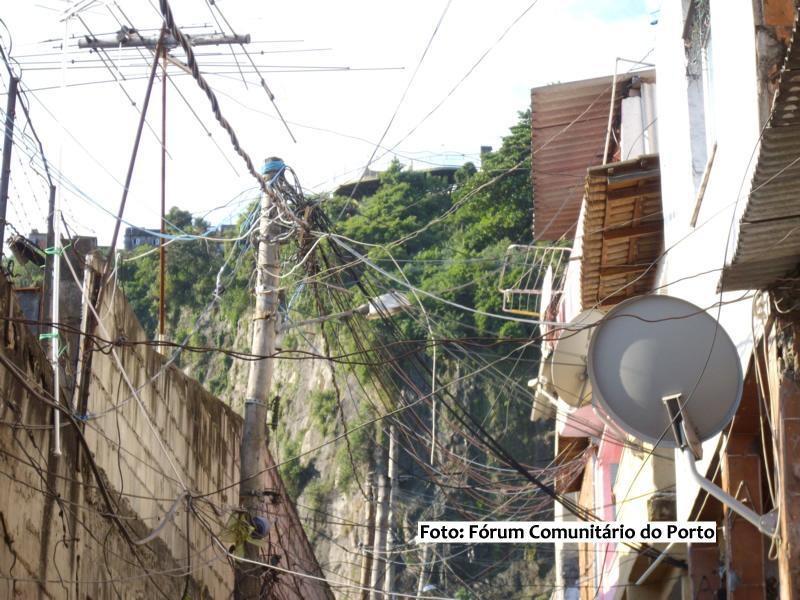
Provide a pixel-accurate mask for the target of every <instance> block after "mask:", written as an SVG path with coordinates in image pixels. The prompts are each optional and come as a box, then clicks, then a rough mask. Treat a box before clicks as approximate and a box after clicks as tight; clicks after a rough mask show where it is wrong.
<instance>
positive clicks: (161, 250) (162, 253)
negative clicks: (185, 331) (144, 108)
mask: <svg viewBox="0 0 800 600" xmlns="http://www.w3.org/2000/svg"><path fill="white" fill-rule="evenodd" d="M162 55H163V62H162V66H161V72H162V77H161V239H160V240H159V245H158V259H159V261H158V262H159V273H160V275H159V280H158V341H159V342H163V341H164V279H165V271H166V263H167V247H166V245H165V243H164V241H165V240H164V234H165V233H166V232H167V229H166V218H167V216H166V215H167V213H166V208H167V49H166V48H163V50H162ZM156 60H158V55H156Z"/></svg>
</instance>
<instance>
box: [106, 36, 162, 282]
mask: <svg viewBox="0 0 800 600" xmlns="http://www.w3.org/2000/svg"><path fill="white" fill-rule="evenodd" d="M164 33H165V32H164V30H163V29H162V31H161V38H160V39H162V40H163V38H164ZM160 55H161V44H160V43H159V46H158V47H157V48H156V55H155V58H153V66H152V67H151V68H150V79H149V81H148V82H147V91H146V92H145V94H144V102H143V103H142V112H141V115H140V116H139V126H138V127H137V129H136V137H135V138H134V141H133V152H131V160H130V162H129V163H128V174H127V175H126V176H125V187H124V188H122V199H121V200H120V202H119V210H118V211H117V221H116V223H115V224H114V234H113V235H112V236H111V244H109V246H108V261H107V262H106V267H105V273H108V267H109V265H110V264H111V262H112V260H111V259H112V257H113V256H114V251H115V250H116V248H117V238H118V237H119V228H120V226H121V225H122V216H123V215H124V214H125V204H126V202H127V200H128V191H129V190H130V187H131V179H132V178H133V167H134V166H135V165H136V156H137V155H138V154H139V142H140V141H141V139H142V129H143V128H144V122H145V117H146V116H147V107H148V106H149V105H150V93H151V92H152V91H153V80H155V77H156V70H157V69H158V59H159V58H160ZM105 273H104V275H105ZM101 293H102V292H101Z"/></svg>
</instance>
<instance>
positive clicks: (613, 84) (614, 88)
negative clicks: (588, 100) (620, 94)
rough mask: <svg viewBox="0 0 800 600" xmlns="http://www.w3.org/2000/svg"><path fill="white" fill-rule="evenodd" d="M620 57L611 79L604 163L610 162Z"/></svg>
mask: <svg viewBox="0 0 800 600" xmlns="http://www.w3.org/2000/svg"><path fill="white" fill-rule="evenodd" d="M618 68H619V59H617V60H615V61H614V78H613V79H612V80H611V105H610V106H609V107H608V125H607V126H606V144H605V147H604V148H603V164H604V165H605V164H608V147H609V146H610V145H611V122H612V121H613V120H614V102H615V101H616V99H617V69H618Z"/></svg>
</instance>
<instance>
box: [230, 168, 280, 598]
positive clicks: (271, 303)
mask: <svg viewBox="0 0 800 600" xmlns="http://www.w3.org/2000/svg"><path fill="white" fill-rule="evenodd" d="M278 160H279V159H274V158H273V159H269V161H270V162H277V161H278ZM273 175H274V173H266V174H265V177H267V178H270V177H272V176H273ZM274 208H275V205H274V202H273V197H272V192H271V191H268V192H267V193H265V194H263V195H262V197H261V221H260V225H259V237H258V259H257V276H256V289H255V295H256V307H255V311H254V313H253V342H252V345H251V351H252V353H253V354H256V355H259V356H270V355H272V354H273V353H274V352H275V338H276V337H277V332H278V302H279V300H278V289H279V286H280V244H279V243H278V233H279V231H278V227H277V225H275V224H274V220H273V219H274V217H275V214H274ZM274 369H275V359H274V358H263V359H261V360H255V361H252V362H251V363H250V375H249V378H248V380H247V397H246V398H245V402H244V429H243V431H242V443H241V461H242V465H241V469H240V472H239V476H240V478H241V484H240V487H239V504H240V505H241V507H242V508H243V509H244V510H245V511H246V512H247V514H248V515H249V516H250V517H251V518H252V517H256V516H259V515H260V514H263V513H264V502H265V500H266V496H265V491H267V490H265V481H266V468H267V444H268V443H269V427H268V425H267V418H268V415H269V406H268V400H269V395H270V388H271V386H272V375H273V372H274ZM244 556H245V558H246V559H248V560H253V561H258V560H259V548H258V546H256V545H254V544H245V554H244ZM263 571H264V569H263V568H262V567H258V566H256V565H253V564H248V563H244V562H237V563H236V592H235V597H236V598H237V599H245V598H247V599H254V598H260V597H261V595H262V589H261V585H262V577H261V575H262V574H263Z"/></svg>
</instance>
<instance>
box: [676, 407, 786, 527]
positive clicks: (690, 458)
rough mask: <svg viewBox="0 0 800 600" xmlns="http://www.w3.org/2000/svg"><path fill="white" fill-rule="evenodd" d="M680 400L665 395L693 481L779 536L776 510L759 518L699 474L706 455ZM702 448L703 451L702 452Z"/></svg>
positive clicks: (757, 525)
mask: <svg viewBox="0 0 800 600" xmlns="http://www.w3.org/2000/svg"><path fill="white" fill-rule="evenodd" d="M680 399H681V394H675V395H672V396H664V397H663V398H662V400H663V402H664V407H665V408H666V410H667V413H668V414H669V417H670V425H671V427H672V433H673V435H674V436H675V441H676V442H677V444H678V447H679V448H680V449H681V455H682V456H683V458H684V460H685V461H686V466H687V467H688V468H689V474H690V475H691V476H692V479H693V480H694V481H695V482H696V483H697V485H699V486H700V487H701V488H702V489H703V490H705V491H706V492H708V493H709V494H710V495H711V496H713V497H714V498H716V499H717V500H719V501H720V502H721V503H722V504H723V505H724V506H727V507H728V508H729V509H730V510H732V511H733V512H735V513H736V514H737V515H739V516H740V517H742V518H743V519H745V520H747V521H748V522H749V523H751V524H752V525H753V526H754V527H755V528H756V529H758V530H759V531H760V532H761V533H763V534H765V535H768V536H770V537H772V536H773V535H775V532H776V530H777V528H778V513H777V511H776V510H772V511H770V512H768V513H766V514H763V515H759V514H758V513H757V512H755V511H754V510H751V509H750V508H748V507H747V506H745V504H744V503H742V502H740V501H739V500H737V499H736V498H734V497H733V496H731V495H730V494H728V493H727V492H725V491H724V490H723V489H722V488H720V487H719V486H717V485H715V484H714V483H713V482H712V481H710V480H708V479H707V478H705V477H703V476H702V475H701V474H700V473H699V472H698V470H697V465H696V461H697V458H698V457H699V456H702V446H701V445H700V442H699V440H698V439H697V437H696V436H695V435H694V429H693V427H692V425H691V423H689V422H687V419H686V413H684V411H683V406H682V404H681V402H680ZM698 448H699V449H700V451H699V452H698Z"/></svg>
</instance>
